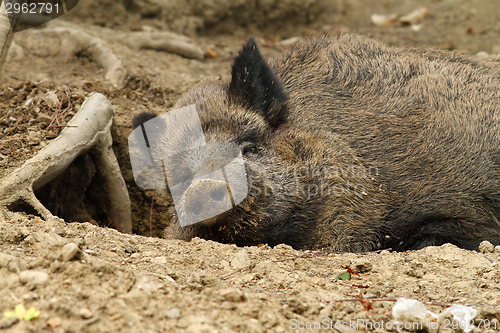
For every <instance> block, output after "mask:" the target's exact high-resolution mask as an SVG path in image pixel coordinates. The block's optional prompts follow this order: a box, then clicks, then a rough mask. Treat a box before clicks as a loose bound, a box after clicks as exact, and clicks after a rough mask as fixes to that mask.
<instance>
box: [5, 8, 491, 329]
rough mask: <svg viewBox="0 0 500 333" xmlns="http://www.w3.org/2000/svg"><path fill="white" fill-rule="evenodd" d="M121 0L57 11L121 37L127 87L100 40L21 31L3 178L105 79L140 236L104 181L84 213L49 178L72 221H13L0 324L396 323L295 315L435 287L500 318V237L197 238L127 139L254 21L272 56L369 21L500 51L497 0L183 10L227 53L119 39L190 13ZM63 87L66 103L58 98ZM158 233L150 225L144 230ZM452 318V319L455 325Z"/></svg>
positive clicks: (440, 295) (430, 291)
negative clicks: (416, 22) (59, 48)
mask: <svg viewBox="0 0 500 333" xmlns="http://www.w3.org/2000/svg"><path fill="white" fill-rule="evenodd" d="M284 2H285V3H286V1H284ZM123 3H126V4H127V6H124V5H123V4H122V2H120V1H115V2H113V1H104V0H103V1H90V0H87V1H86V2H85V1H81V4H79V5H78V6H77V8H75V10H74V12H72V13H70V14H68V15H67V16H65V17H63V18H61V19H59V20H58V21H61V23H62V22H63V21H65V22H66V24H72V25H74V26H75V27H77V28H80V29H83V30H84V31H85V32H87V33H89V34H91V35H95V36H98V37H100V38H102V39H104V40H105V41H106V42H107V43H108V45H109V47H110V48H111V49H112V50H113V51H114V52H115V53H116V54H117V55H118V56H119V57H120V59H122V61H124V64H125V67H126V69H127V71H128V73H129V76H128V78H127V80H126V84H125V87H124V88H121V89H115V88H113V87H112V86H111V85H110V84H109V83H108V82H106V80H105V78H104V71H103V69H101V68H100V67H99V66H98V65H97V64H96V63H95V62H93V61H92V59H91V57H89V55H87V54H84V53H82V54H78V56H77V57H74V58H73V59H71V60H67V59H62V58H58V57H55V56H51V54H50V52H45V53H44V52H42V51H40V50H42V49H43V48H38V47H37V43H39V42H40V41H37V40H36V36H35V35H34V33H33V31H34V30H27V31H24V32H20V33H18V34H17V35H16V36H15V41H22V42H23V43H20V44H26V45H31V47H30V48H29V49H26V50H25V52H24V56H16V57H13V58H11V60H10V62H9V63H8V64H6V65H5V67H4V69H3V73H2V76H1V78H2V79H1V81H0V177H2V176H5V175H6V174H7V173H8V172H10V171H12V170H13V168H15V167H18V166H20V165H21V164H22V162H23V161H25V160H26V159H27V158H29V157H31V156H33V155H34V154H35V153H36V152H37V151H38V150H40V149H41V148H43V147H44V146H45V145H46V144H47V142H49V140H51V139H53V138H55V137H56V136H57V135H58V133H59V131H60V128H48V125H49V124H50V123H51V122H52V120H53V119H54V117H55V114H56V112H57V113H61V112H64V113H63V115H62V116H59V117H58V121H59V124H61V125H62V124H64V123H65V122H66V121H68V120H69V119H70V118H71V116H72V115H74V113H75V112H76V111H77V110H78V107H79V106H80V105H81V103H82V101H83V99H84V98H85V96H86V95H88V94H89V93H90V92H92V91H96V92H100V93H103V94H104V95H106V96H107V97H108V98H109V99H110V101H111V102H112V104H113V106H114V107H115V110H116V121H115V126H114V129H113V134H114V140H115V152H116V155H117V157H118V159H119V162H120V165H121V168H122V173H123V175H124V178H125V180H126V182H127V186H128V188H129V193H130V196H131V200H132V202H133V223H134V230H133V231H134V235H124V234H120V233H119V232H117V231H115V230H112V229H108V228H105V227H106V224H107V223H106V214H105V209H103V207H102V203H101V202H99V200H92V198H94V199H95V198H99V197H100V196H98V195H94V194H95V192H96V190H93V186H94V185H93V184H94V183H97V181H92V179H89V181H88V182H87V184H86V185H85V186H86V187H85V188H83V189H80V190H81V192H82V193H85V195H84V196H83V197H82V198H80V200H82V202H83V206H84V207H86V208H85V209H84V210H83V211H82V210H78V211H77V212H75V211H74V210H71V209H68V208H67V207H68V206H69V205H70V204H71V203H72V202H71V201H72V200H73V198H71V200H70V199H69V195H66V194H62V195H59V197H57V198H55V199H54V198H51V197H50V196H49V195H47V194H46V193H49V192H51V188H55V189H56V190H57V191H61V192H60V193H66V192H67V191H68V186H67V184H66V187H64V185H65V183H67V182H66V181H60V180H59V181H57V180H56V181H55V182H53V183H51V184H49V185H47V186H48V187H46V188H42V189H41V190H40V191H38V192H37V195H38V196H39V197H40V199H41V201H42V202H44V204H46V205H47V207H50V208H51V209H54V211H56V212H57V213H56V214H57V215H59V216H60V217H62V218H64V220H65V221H66V222H65V221H63V220H60V219H58V218H54V219H52V220H50V221H43V220H41V219H40V218H38V217H36V216H33V215H29V213H30V211H27V212H26V213H28V214H25V213H23V217H20V218H19V219H16V220H14V221H4V222H0V330H1V331H5V332H292V331H307V332H313V331H332V332H358V331H374V332H389V331H392V332H396V331H397V330H394V329H393V330H388V329H386V328H384V329H382V328H378V329H370V327H369V325H368V326H367V325H365V326H358V327H357V328H353V327H352V326H347V327H346V326H345V325H344V327H338V328H335V327H334V328H333V329H330V328H328V329H326V328H323V329H322V330H320V329H318V328H317V329H294V327H295V326H294V323H298V322H300V323H302V324H303V325H307V323H313V322H321V323H324V322H328V323H329V322H330V321H331V322H332V323H333V324H335V323H342V322H349V321H350V320H351V322H353V321H356V320H358V319H364V320H368V321H370V322H371V323H372V324H375V326H376V324H377V323H378V324H380V323H381V322H382V321H384V323H387V322H388V321H389V322H390V321H393V317H392V307H393V306H394V304H395V302H394V301H395V300H396V299H397V298H399V297H407V298H413V299H418V300H421V301H424V302H426V304H427V308H428V309H429V310H431V311H433V312H436V313H439V312H442V311H443V309H444V308H446V307H447V306H449V305H452V304H462V305H472V306H474V307H475V309H476V310H477V311H478V315H477V317H476V318H479V319H488V320H493V319H496V320H500V268H499V267H498V265H497V262H498V261H499V260H500V252H497V251H495V252H492V253H478V252H474V251H465V250H461V249H458V248H456V247H454V246H451V245H444V246H442V247H429V248H426V249H423V250H420V251H414V252H406V253H393V252H389V251H383V252H381V253H369V254H333V253H323V252H308V251H295V250H293V249H291V248H290V247H288V246H285V245H279V246H276V247H275V248H273V249H271V248H269V247H268V246H261V247H247V248H238V247H236V246H234V245H224V244H218V243H215V242H211V241H205V240H201V239H195V240H193V241H191V242H189V243H186V242H182V241H177V240H168V239H161V238H158V237H159V236H161V234H162V230H163V229H164V228H165V227H166V226H167V225H168V223H169V216H170V213H169V212H170V210H171V205H170V202H169V201H168V199H166V198H165V197H163V196H162V195H161V193H160V194H158V193H157V194H156V196H155V202H154V208H153V212H152V216H151V220H152V223H151V224H150V222H149V221H150V205H151V200H152V196H153V193H152V192H151V191H145V190H142V189H140V188H138V187H136V186H135V184H134V183H133V179H132V173H131V170H130V163H129V161H128V154H127V146H126V142H127V136H128V135H129V133H130V131H131V129H130V125H129V124H130V119H131V117H132V115H133V114H134V113H137V112H139V111H141V110H152V111H156V112H158V113H163V112H165V111H166V110H167V109H168V108H169V107H170V106H172V104H173V103H174V101H175V100H176V99H177V98H178V97H179V96H180V95H181V94H182V93H184V92H185V91H187V90H188V89H190V88H191V87H193V86H194V85H196V84H197V83H199V82H201V81H204V80H213V79H215V80H217V79H219V78H220V77H227V76H228V73H229V68H230V65H231V61H230V60H231V56H233V55H234V54H235V53H236V52H237V51H238V49H239V48H240V47H241V45H242V44H243V43H244V42H245V40H246V39H247V38H248V36H250V35H254V36H256V38H257V41H258V43H259V44H260V46H261V51H262V52H263V54H264V55H265V56H266V57H272V56H274V55H276V54H278V52H279V49H280V47H278V46H276V44H275V42H276V41H279V40H281V39H284V38H289V37H295V36H300V37H307V36H309V35H315V34H320V33H336V32H356V33H362V34H365V35H368V36H371V37H374V38H377V39H380V40H383V41H385V42H386V43H388V44H390V45H395V46H403V47H404V46H419V47H428V48H441V49H450V50H453V51H457V52H464V53H467V54H476V53H478V52H481V51H482V52H486V53H488V54H496V53H500V2H498V1H497V0H478V1H466V0H453V1H452V0H425V1H412V0H405V1H400V0H387V1H376V0H366V1H365V0H331V6H330V7H328V8H327V10H325V11H324V14H323V15H322V16H321V17H319V16H318V18H317V19H314V17H313V18H311V17H309V18H308V20H306V21H304V20H295V19H293V17H292V18H291V19H290V20H285V21H283V20H282V19H280V20H279V21H280V22H272V20H271V21H270V22H267V21H265V22H264V23H265V24H264V23H263V22H259V21H258V20H254V21H248V22H247V21H245V26H235V25H234V19H233V20H231V16H230V15H229V16H224V15H222V16H220V18H219V20H220V22H219V23H220V24H217V23H214V22H213V21H206V24H205V25H203V24H201V23H199V22H205V21H203V19H202V18H200V17H202V16H200V17H196V16H190V17H189V20H188V19H186V22H188V23H189V22H198V23H197V25H195V26H194V28H193V26H192V25H189V24H187V23H186V25H184V26H183V27H184V28H182V29H180V28H179V29H180V30H182V32H184V33H189V34H190V36H191V37H192V38H193V40H194V41H195V42H196V43H197V44H199V45H200V46H201V47H203V48H204V49H208V48H210V49H211V50H212V51H213V52H215V54H216V55H217V57H214V58H208V59H206V60H203V61H199V60H191V59H186V58H182V57H180V56H178V55H174V54H169V53H165V52H159V51H154V50H139V51H137V50H132V49H130V48H129V47H127V46H125V45H123V44H121V43H119V42H117V41H116V40H115V35H116V33H117V32H120V33H126V32H130V31H136V30H143V29H158V30H161V29H167V28H169V29H172V30H176V27H178V26H179V21H178V20H177V21H176V22H177V23H176V24H177V25H176V26H171V25H170V24H169V23H170V22H168V21H165V17H166V16H165V15H163V16H156V15H154V10H153V9H154V8H156V7H154V6H159V4H160V5H161V1H153V0H149V1H146V0H144V1H135V2H134V1H124V2H123ZM165 3H167V2H165ZM207 3H208V2H207ZM423 5H424V6H427V7H428V9H429V16H428V17H427V18H426V20H425V21H424V22H423V24H422V26H421V27H420V30H418V31H415V30H414V29H412V27H410V26H400V25H391V26H386V27H375V26H374V25H372V24H371V22H370V15H372V14H375V13H377V14H390V13H398V14H407V13H409V12H411V11H412V10H414V9H416V8H418V7H420V6H423ZM99 8H100V10H98V9H99ZM151 8H153V9H151ZM277 8H281V7H279V6H278V7H277ZM281 10H285V9H281ZM312 12H314V11H312ZM152 13H153V14H152ZM286 13H288V11H287V12H286ZM278 14H279V13H278ZM259 15H260V14H259V13H258V12H255V13H254V16H259ZM269 15H270V14H268V16H269ZM287 15H288V14H287ZM290 15H291V14H290ZM193 17H194V18H193ZM266 17H267V16H266ZM56 22H57V21H55V22H53V23H56ZM284 22H285V23H284ZM186 26H190V27H191V28H190V29H187V28H185V27H186ZM179 29H177V31H180V30H179ZM30 43H31V44H30ZM54 96H57V100H58V101H59V103H55V104H54V103H53V101H54ZM88 160H91V159H89V158H86V157H82V158H80V159H79V160H78V161H77V162H76V163H74V165H73V166H71V167H70V168H69V169H68V170H67V171H66V174H65V175H63V176H62V178H63V177H70V178H71V177H73V178H75V177H78V172H79V171H78V170H81V169H79V168H81V165H82V163H83V164H85V163H91V161H90V162H89V161H88ZM75 174H76V176H75ZM70 184H71V185H70V186H74V182H73V183H70ZM65 191H66V192H65ZM52 192H53V191H52ZM93 193H94V194H93ZM11 208H12V209H14V210H20V211H22V210H23V209H25V208H26V207H22V206H19V207H11ZM70 222H75V223H70ZM85 222H90V223H85ZM150 232H151V235H152V236H153V237H147V236H149V235H150ZM141 235H145V236H141ZM68 243H74V244H75V245H76V247H75V248H74V250H75V251H76V252H74V253H72V254H71V253H70V252H68V251H69V250H70V248H71V246H73V245H70V246H67V247H65V248H64V250H63V247H64V245H66V244H68ZM61 253H63V254H61ZM68 253H69V254H68ZM67 255H69V259H71V260H66V259H68V258H65V256H67ZM65 260H66V261H65ZM347 267H351V268H352V269H356V267H357V269H358V270H360V271H364V272H362V273H360V275H359V276H357V275H353V276H352V280H350V281H340V280H336V277H337V276H338V275H339V274H340V273H343V272H345V271H346V270H347ZM360 293H362V294H363V295H364V296H363V297H364V298H366V299H371V300H370V301H368V302H369V303H370V304H371V305H368V303H367V302H362V301H359V300H358V298H359V295H360ZM373 299H379V300H378V301H375V300H373ZM340 300H343V301H342V302H340ZM20 303H23V304H24V306H25V307H26V309H28V308H30V307H32V306H33V307H34V308H35V309H36V310H37V311H39V312H40V313H39V315H38V318H36V319H33V320H31V321H27V320H12V319H8V318H7V317H5V316H4V315H3V313H4V312H6V311H11V310H13V309H14V308H15V307H16V306H17V305H18V304H20ZM363 303H364V304H363ZM366 307H372V308H373V309H370V310H367V309H366ZM478 324H481V325H482V326H481V327H477V328H475V329H474V330H473V332H493V331H496V330H500V323H499V322H498V321H493V323H492V324H491V327H490V328H489V329H488V328H486V327H485V323H484V322H483V323H480V322H478ZM494 325H496V326H494ZM301 327H302V326H301ZM303 327H306V326H303ZM495 327H498V329H495ZM440 330H441V331H442V332H452V330H449V331H446V330H444V325H441V327H440ZM431 331H432V330H431ZM456 331H459V330H456Z"/></svg>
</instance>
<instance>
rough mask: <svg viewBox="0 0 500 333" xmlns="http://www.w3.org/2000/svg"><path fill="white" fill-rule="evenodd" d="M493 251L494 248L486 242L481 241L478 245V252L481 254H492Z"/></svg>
mask: <svg viewBox="0 0 500 333" xmlns="http://www.w3.org/2000/svg"><path fill="white" fill-rule="evenodd" d="M494 250H495V247H494V246H493V244H491V243H490V242H488V241H482V242H481V244H479V252H481V253H492V252H493V251H494Z"/></svg>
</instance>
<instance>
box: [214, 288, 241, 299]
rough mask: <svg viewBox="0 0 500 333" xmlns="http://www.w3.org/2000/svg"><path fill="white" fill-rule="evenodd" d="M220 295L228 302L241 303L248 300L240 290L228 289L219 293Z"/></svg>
mask: <svg viewBox="0 0 500 333" xmlns="http://www.w3.org/2000/svg"><path fill="white" fill-rule="evenodd" d="M219 295H221V296H222V298H224V300H226V301H230V302H241V301H244V300H246V297H245V294H243V292H242V291H241V290H239V289H238V288H227V289H222V290H220V291H219Z"/></svg>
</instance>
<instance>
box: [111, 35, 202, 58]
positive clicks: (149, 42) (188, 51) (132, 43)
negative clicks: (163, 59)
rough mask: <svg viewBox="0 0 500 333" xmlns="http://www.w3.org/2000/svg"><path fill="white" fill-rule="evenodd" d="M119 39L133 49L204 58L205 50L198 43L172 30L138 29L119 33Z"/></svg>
mask: <svg viewBox="0 0 500 333" xmlns="http://www.w3.org/2000/svg"><path fill="white" fill-rule="evenodd" d="M119 39H120V40H121V41H122V42H123V43H124V44H126V45H128V46H129V47H130V48H133V49H140V48H143V49H154V50H158V51H165V52H169V53H175V54H178V55H181V56H183V57H186V58H191V59H198V60H201V59H204V58H205V52H204V51H203V50H202V49H201V48H200V47H199V46H198V45H196V44H194V43H193V42H192V41H191V40H190V39H189V38H187V37H186V36H183V35H179V34H175V33H172V32H146V31H139V32H132V33H128V34H124V35H121V36H120V37H119Z"/></svg>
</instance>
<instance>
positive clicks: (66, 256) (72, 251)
mask: <svg viewBox="0 0 500 333" xmlns="http://www.w3.org/2000/svg"><path fill="white" fill-rule="evenodd" d="M80 255H81V251H80V249H79V248H78V245H76V244H75V243H68V244H66V245H64V246H63V248H62V250H61V259H62V261H70V260H78V259H79V258H80Z"/></svg>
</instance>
